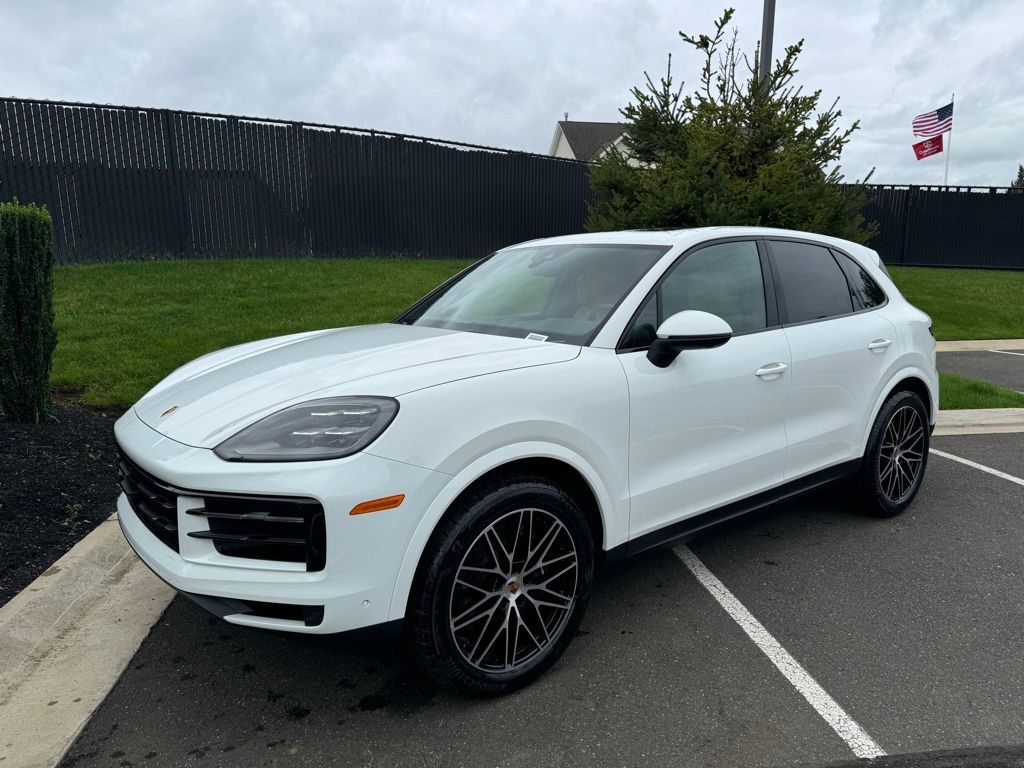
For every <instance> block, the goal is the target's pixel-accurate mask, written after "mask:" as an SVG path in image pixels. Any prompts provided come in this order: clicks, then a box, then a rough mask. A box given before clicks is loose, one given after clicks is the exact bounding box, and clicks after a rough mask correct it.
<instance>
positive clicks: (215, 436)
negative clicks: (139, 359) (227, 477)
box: [135, 323, 580, 448]
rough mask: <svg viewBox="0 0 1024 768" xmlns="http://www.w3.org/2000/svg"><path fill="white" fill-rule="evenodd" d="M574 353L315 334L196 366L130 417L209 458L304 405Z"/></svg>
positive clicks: (522, 343) (400, 336)
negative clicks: (233, 439)
mask: <svg viewBox="0 0 1024 768" xmlns="http://www.w3.org/2000/svg"><path fill="white" fill-rule="evenodd" d="M579 353H580V348H579V347H577V346H571V345H567V344H554V343H548V342H543V341H528V340H526V339H513V338H508V337H505V336H491V335H487V334H480V333H466V332H462V331H452V330H447V329H440V328H426V327H420V326H410V325H397V324H390V323H389V324H381V325H367V326H359V327H355V328H339V329H335V330H329V331H316V332H313V333H302V334H295V335H293V336H282V337H278V338H274V339H267V340H265V341H257V342H252V343H250V344H242V345H240V346H237V347H231V348H229V349H225V350H221V351H219V352H214V353H212V354H209V355H206V356H205V357H201V358H199V359H197V360H194V361H192V362H191V363H189V364H187V365H185V366H183V367H182V368H179V369H178V370H177V371H175V372H174V373H172V374H171V375H170V376H168V377H167V378H166V379H164V380H163V381H162V382H160V384H158V385H157V386H156V387H154V388H153V389H152V390H150V391H149V393H147V394H146V395H145V396H144V397H143V398H142V399H141V400H140V401H139V402H138V403H136V405H135V412H136V413H137V414H138V416H139V418H140V419H142V421H143V422H145V423H146V424H147V425H149V426H150V427H152V428H153V429H155V430H156V431H157V432H160V433H161V434H163V435H166V436H167V437H169V438H171V439H172V440H176V441H178V442H180V443H184V444H186V445H191V446H195V447H198V448H212V447H214V446H216V445H218V444H219V443H221V442H222V441H223V440H226V439H227V438H228V437H230V436H231V435H233V434H235V433H237V432H238V431H239V430H240V429H243V428H245V427H247V426H248V425H250V424H252V423H253V422H255V421H257V420H259V419H261V418H263V417H264V416H267V415H269V414H271V413H274V412H275V411H278V410H280V409H281V408H284V407H286V406H289V405H293V404H295V403H299V402H303V401H305V400H312V399H315V398H319V397H331V396H336V395H388V396H391V397H398V396H399V395H402V394H404V393H407V392H411V391H414V390H417V389H423V388H425V387H433V386H437V385H438V384H444V383H446V382H450V381H456V380H459V379H465V378H469V377H472V376H482V375H485V374H490V373H497V372H499V371H506V370H512V369H516V368H525V367H529V366H535V365H548V364H551V363H559V362H565V361H567V360H572V359H573V358H575V357H576V356H578V355H579Z"/></svg>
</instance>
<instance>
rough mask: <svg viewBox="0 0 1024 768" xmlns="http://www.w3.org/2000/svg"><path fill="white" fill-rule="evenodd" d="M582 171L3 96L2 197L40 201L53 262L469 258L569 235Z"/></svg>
mask: <svg viewBox="0 0 1024 768" xmlns="http://www.w3.org/2000/svg"><path fill="white" fill-rule="evenodd" d="M590 196H591V193H590V186H589V184H588V182H587V173H586V165H585V164H584V163H579V162H576V161H572V160H559V159H554V158H549V157H546V156H543V155H533V154H528V153H524V152H513V151H509V150H503V149H495V148H490V147H481V146H476V145H469V144H462V143H458V142H442V141H436V140H433V139H426V138H423V137H415V136H406V135H402V134H394V133H383V132H378V131H364V130H360V129H355V128H344V127H340V126H328V125H317V124H309V123H285V122H276V121H272V120H262V119H257V118H247V117H236V116H230V115H214V114H198V113H189V112H179V111H174V110H164V109H141V108H135V107H110V106H104V105H91V104H72V103H55V102H45V101H34V100H24V99H0V200H9V199H11V198H13V197H17V198H19V199H20V200H21V201H22V202H37V203H44V204H46V206H47V207H48V208H49V209H50V212H51V213H52V215H53V221H54V229H55V232H54V247H55V250H56V259H57V261H58V263H62V264H73V263H84V262H95V261H112V260H127V259H150V258H232V257H242V256H258V257H263V256H270V257H301V256H331V257H351V256H403V257H420V258H444V257H479V256H482V255H484V254H486V253H488V252H489V251H492V250H494V249H495V248H499V247H501V246H504V245H508V244H510V243H515V242H520V241H523V240H529V239H531V238H535V237H545V236H550V235H559V234H567V233H571V232H579V231H581V230H582V228H583V219H584V216H585V214H586V207H587V202H588V201H589V200H590Z"/></svg>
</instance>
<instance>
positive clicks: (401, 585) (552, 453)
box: [388, 442, 629, 620]
mask: <svg viewBox="0 0 1024 768" xmlns="http://www.w3.org/2000/svg"><path fill="white" fill-rule="evenodd" d="M518 459H558V460H560V461H564V462H565V463H566V464H568V465H570V466H572V467H573V468H574V469H576V470H577V471H578V472H579V473H580V474H581V475H582V476H583V478H584V479H585V480H586V481H587V483H589V484H590V487H591V489H592V490H593V492H594V496H595V497H596V499H597V506H598V511H599V512H600V515H601V521H602V526H603V528H604V541H603V542H601V548H602V549H604V550H608V549H611V548H612V547H614V546H616V545H618V544H622V543H623V542H625V540H626V537H627V534H628V528H629V500H628V496H627V494H626V492H625V489H622V490H621V492H620V493H618V494H615V495H614V497H613V495H612V494H610V493H609V491H608V489H607V488H606V487H605V484H604V482H603V481H602V480H601V477H600V475H599V474H598V473H597V471H596V470H595V469H594V468H593V467H592V466H591V465H590V464H589V463H588V462H587V461H586V460H585V459H584V458H583V457H582V456H580V455H579V454H578V453H576V452H575V451H573V450H571V449H570V448H567V447H565V446H564V445H558V444H556V443H545V442H524V443H513V444H511V445H506V446H503V447H501V448H498V449H496V450H494V451H492V452H490V453H488V454H486V455H484V456H481V457H480V458H478V459H476V460H475V461H473V462H472V463H471V464H469V465H468V466H466V467H465V468H463V469H462V470H461V471H459V472H458V473H457V474H455V475H454V476H452V478H451V480H450V481H449V482H448V483H447V485H445V486H444V488H443V489H442V490H441V491H440V493H438V495H437V496H436V498H435V499H434V501H433V502H432V503H431V505H430V506H429V507H428V508H427V511H426V512H425V513H424V515H423V517H422V518H421V519H420V522H419V524H418V525H417V526H416V530H415V531H414V532H413V535H412V537H411V539H410V540H409V544H408V546H407V547H406V550H405V555H404V556H403V558H402V565H401V567H400V568H399V570H398V575H397V577H396V578H395V586H394V590H393V591H392V595H391V607H390V609H389V611H388V618H389V619H391V620H394V619H401V618H403V617H404V616H405V609H406V605H407V603H408V601H409V592H410V591H411V589H412V582H413V579H414V578H415V576H416V569H417V567H418V566H419V563H420V558H421V557H422V555H423V550H424V549H425V548H426V546H427V541H428V540H429V539H430V536H431V534H432V533H433V532H434V528H436V527H437V524H438V522H439V521H440V520H441V517H442V516H443V515H444V513H445V512H446V511H447V510H448V508H449V507H450V506H451V504H452V502H453V501H455V499H456V498H458V496H459V494H460V493H462V492H463V491H464V490H466V489H467V488H468V487H469V486H470V485H472V484H473V483H474V482H475V481H476V480H477V479H478V478H480V477H482V476H483V475H485V474H486V473H487V472H489V471H491V470H492V469H495V468H497V467H500V466H502V465H504V464H508V463H510V462H513V461H516V460H518Z"/></svg>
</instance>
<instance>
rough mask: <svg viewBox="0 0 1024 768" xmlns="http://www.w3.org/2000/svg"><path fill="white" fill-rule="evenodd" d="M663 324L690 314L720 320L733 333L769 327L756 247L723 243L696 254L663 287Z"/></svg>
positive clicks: (681, 265) (677, 268) (691, 255)
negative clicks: (696, 311) (705, 314)
mask: <svg viewBox="0 0 1024 768" xmlns="http://www.w3.org/2000/svg"><path fill="white" fill-rule="evenodd" d="M660 293H661V302H662V305H661V318H660V319H661V320H664V319H665V318H666V317H670V316H672V315H674V314H675V313H676V312H682V311H683V310H685V309H699V310H702V311H704V312H710V313H711V314H713V315H718V316H719V317H720V318H722V319H723V320H725V322H727V323H728V324H729V325H730V326H732V331H733V333H745V332H747V331H758V330H761V329H763V328H766V327H767V326H768V313H767V310H766V308H765V301H764V280H763V278H762V276H761V259H760V258H759V257H758V255H757V245H756V244H755V243H754V242H753V241H750V240H747V241H743V242H736V243H718V244H717V245H709V246H708V247H707V248H701V249H700V250H699V251H696V252H694V253H691V254H690V255H689V256H687V257H686V258H685V259H683V261H682V262H681V263H680V264H679V265H678V266H676V267H675V269H674V270H673V271H672V273H671V274H670V275H669V276H668V277H667V278H665V281H664V282H663V283H662V284H661V291H660Z"/></svg>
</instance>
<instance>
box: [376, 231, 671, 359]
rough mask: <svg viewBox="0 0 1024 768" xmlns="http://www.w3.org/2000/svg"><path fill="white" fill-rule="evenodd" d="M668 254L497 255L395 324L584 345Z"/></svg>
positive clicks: (600, 248) (637, 248)
mask: <svg viewBox="0 0 1024 768" xmlns="http://www.w3.org/2000/svg"><path fill="white" fill-rule="evenodd" d="M667 250H668V246H661V245H658V246H654V245H538V246H536V247H529V246H528V247H524V248H511V249H509V250H505V251H498V253H496V254H494V255H493V256H491V257H490V258H488V259H486V260H484V261H483V262H481V263H480V264H479V265H477V266H476V267H475V268H473V269H472V270H470V271H469V272H466V273H465V274H464V275H463V276H462V277H460V278H459V279H458V280H456V281H455V282H453V283H452V284H451V285H449V286H447V287H445V288H444V289H443V290H442V291H440V292H438V293H437V294H436V295H434V296H431V297H429V299H428V300H426V301H424V302H422V303H421V304H418V305H416V306H414V307H413V308H412V309H411V310H409V311H408V312H406V313H405V314H404V315H402V316H401V317H399V318H398V320H397V321H396V322H399V323H406V324H409V325H427V326H430V327H432V328H452V329H455V330H460V331H473V332H476V333H491V334H496V335H499V336H514V337H517V338H531V339H537V340H539V341H545V340H546V341H559V342H565V343H569V344H587V343H589V341H590V340H591V339H592V338H593V336H594V334H596V332H597V331H598V329H600V327H601V326H602V325H603V324H604V321H605V320H607V319H608V316H609V315H610V314H611V313H612V310H614V309H615V308H616V307H617V306H618V305H619V302H621V301H622V299H623V298H624V297H625V296H626V294H627V293H629V291H630V290H632V288H633V286H635V285H636V284H637V282H638V281H639V280H640V278H641V277H642V276H643V275H644V274H645V273H646V272H647V270H649V269H650V268H651V267H652V266H653V265H654V263H655V262H656V261H657V260H658V258H659V257H661V256H662V255H663V254H664V253H665V252H666V251H667Z"/></svg>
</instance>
